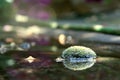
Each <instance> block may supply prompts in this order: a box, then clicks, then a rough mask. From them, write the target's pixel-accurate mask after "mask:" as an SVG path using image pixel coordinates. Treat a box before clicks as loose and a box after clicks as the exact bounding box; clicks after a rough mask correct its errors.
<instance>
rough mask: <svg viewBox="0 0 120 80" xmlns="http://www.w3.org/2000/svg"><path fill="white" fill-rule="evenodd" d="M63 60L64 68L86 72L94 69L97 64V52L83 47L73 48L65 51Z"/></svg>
mask: <svg viewBox="0 0 120 80" xmlns="http://www.w3.org/2000/svg"><path fill="white" fill-rule="evenodd" d="M62 58H63V59H62V62H63V64H64V66H65V67H66V68H68V69H71V70H84V69H87V68H90V67H92V66H93V65H94V63H95V62H96V59H95V58H96V54H95V52H94V51H93V50H92V49H90V48H87V47H83V46H72V47H69V48H67V49H65V50H64V51H63V53H62ZM56 62H57V61H56Z"/></svg>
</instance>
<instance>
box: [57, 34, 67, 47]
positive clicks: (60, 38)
mask: <svg viewBox="0 0 120 80" xmlns="http://www.w3.org/2000/svg"><path fill="white" fill-rule="evenodd" d="M65 39H66V36H65V35H64V34H60V35H59V37H58V41H59V43H60V44H62V45H65Z"/></svg>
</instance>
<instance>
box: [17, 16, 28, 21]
mask: <svg viewBox="0 0 120 80" xmlns="http://www.w3.org/2000/svg"><path fill="white" fill-rule="evenodd" d="M15 20H16V21H17V22H27V21H28V17H27V16H23V15H16V17H15Z"/></svg>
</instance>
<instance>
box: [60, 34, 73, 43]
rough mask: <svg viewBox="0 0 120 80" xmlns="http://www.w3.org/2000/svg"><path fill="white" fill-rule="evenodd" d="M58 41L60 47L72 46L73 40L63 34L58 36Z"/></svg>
mask: <svg viewBox="0 0 120 80" xmlns="http://www.w3.org/2000/svg"><path fill="white" fill-rule="evenodd" d="M58 41H59V43H60V44H61V45H65V44H73V43H74V40H73V38H72V36H66V35H65V34H60V35H59V36H58Z"/></svg>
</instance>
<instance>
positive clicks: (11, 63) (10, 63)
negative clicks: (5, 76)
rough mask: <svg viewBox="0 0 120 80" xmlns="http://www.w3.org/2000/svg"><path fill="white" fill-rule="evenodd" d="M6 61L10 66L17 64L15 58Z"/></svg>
mask: <svg viewBox="0 0 120 80" xmlns="http://www.w3.org/2000/svg"><path fill="white" fill-rule="evenodd" d="M6 63H7V65H8V66H13V65H14V64H15V61H14V60H13V59H9V60H7V62H6Z"/></svg>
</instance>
